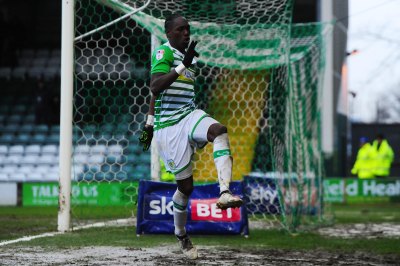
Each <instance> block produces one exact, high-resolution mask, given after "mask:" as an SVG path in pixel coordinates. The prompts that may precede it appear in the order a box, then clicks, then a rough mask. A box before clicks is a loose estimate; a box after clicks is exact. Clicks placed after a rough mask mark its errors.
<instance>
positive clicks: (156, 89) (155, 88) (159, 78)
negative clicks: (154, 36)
mask: <svg viewBox="0 0 400 266" xmlns="http://www.w3.org/2000/svg"><path fill="white" fill-rule="evenodd" d="M196 45H197V42H196V41H192V42H191V43H190V45H189V47H188V49H187V51H186V53H185V56H184V58H183V60H182V63H181V64H180V65H178V66H177V67H176V68H172V69H171V70H170V72H169V73H159V72H155V73H153V74H152V75H151V81H150V90H151V92H152V93H153V94H154V95H156V96H157V95H158V94H159V93H160V92H162V91H163V90H165V89H166V88H168V87H169V86H170V85H171V84H172V83H173V82H174V81H175V80H176V79H177V78H178V77H179V75H180V74H182V72H183V71H185V69H186V68H189V67H190V65H191V64H192V61H193V58H194V57H195V56H199V54H198V53H197V52H196V50H195V48H196ZM163 56H164V52H163V50H158V51H157V52H156V60H159V61H161V60H162V57H163ZM158 58H160V59H158ZM157 63H158V62H157ZM157 63H156V64H157ZM158 65H160V68H161V67H162V62H160V63H158ZM156 67H157V65H156Z"/></svg>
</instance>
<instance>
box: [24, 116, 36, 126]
mask: <svg viewBox="0 0 400 266" xmlns="http://www.w3.org/2000/svg"><path fill="white" fill-rule="evenodd" d="M34 123H35V115H34V114H29V115H26V116H25V117H24V124H31V125H32V124H34Z"/></svg>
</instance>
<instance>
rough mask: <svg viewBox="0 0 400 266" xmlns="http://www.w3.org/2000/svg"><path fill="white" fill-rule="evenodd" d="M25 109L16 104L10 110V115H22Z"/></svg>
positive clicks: (23, 106)
mask: <svg viewBox="0 0 400 266" xmlns="http://www.w3.org/2000/svg"><path fill="white" fill-rule="evenodd" d="M26 109H27V107H26V106H25V105H22V104H17V105H15V106H14V107H13V108H12V109H11V113H13V114H18V115H23V114H24V113H25V112H26Z"/></svg>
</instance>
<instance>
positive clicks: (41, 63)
mask: <svg viewBox="0 0 400 266" xmlns="http://www.w3.org/2000/svg"><path fill="white" fill-rule="evenodd" d="M47 62H48V58H47V57H36V58H33V60H32V62H31V65H32V67H37V68H44V67H46V66H47Z"/></svg>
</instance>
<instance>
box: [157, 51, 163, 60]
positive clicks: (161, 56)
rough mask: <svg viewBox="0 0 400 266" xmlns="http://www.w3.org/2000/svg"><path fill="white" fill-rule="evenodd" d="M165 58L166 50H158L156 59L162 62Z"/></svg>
mask: <svg viewBox="0 0 400 266" xmlns="http://www.w3.org/2000/svg"><path fill="white" fill-rule="evenodd" d="M163 57H164V50H158V51H157V53H156V59H157V60H160V59H161V58H163Z"/></svg>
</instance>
